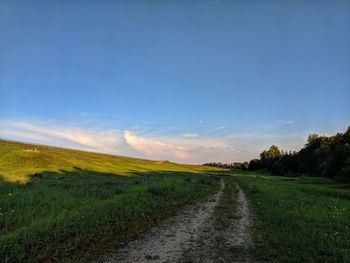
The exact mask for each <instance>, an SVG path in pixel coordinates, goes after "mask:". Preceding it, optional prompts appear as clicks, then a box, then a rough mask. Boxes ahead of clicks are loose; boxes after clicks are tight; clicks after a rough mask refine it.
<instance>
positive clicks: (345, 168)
mask: <svg viewBox="0 0 350 263" xmlns="http://www.w3.org/2000/svg"><path fill="white" fill-rule="evenodd" d="M207 165H208V164H207ZM209 165H211V166H217V167H224V168H232V169H241V170H249V171H255V170H260V169H267V170H268V171H270V172H271V173H272V174H275V175H282V176H298V175H310V176H321V177H328V178H334V179H339V180H347V181H350V127H348V129H347V130H346V132H344V133H337V134H336V135H334V136H320V135H317V134H311V135H309V137H308V139H307V142H306V144H305V145H304V147H303V148H302V149H301V150H300V151H298V152H297V151H294V152H291V151H289V152H288V151H283V150H282V151H281V150H280V149H279V148H278V147H277V146H276V145H272V146H271V147H270V148H269V149H268V150H265V151H263V152H262V153H261V154H260V159H253V160H251V161H250V162H249V163H248V162H244V163H232V164H221V163H209Z"/></svg>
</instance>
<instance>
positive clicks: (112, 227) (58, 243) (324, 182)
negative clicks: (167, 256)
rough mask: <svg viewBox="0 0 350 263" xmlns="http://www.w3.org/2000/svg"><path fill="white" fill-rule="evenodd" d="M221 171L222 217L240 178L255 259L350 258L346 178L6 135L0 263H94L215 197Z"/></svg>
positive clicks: (0, 157)
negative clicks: (131, 154)
mask: <svg viewBox="0 0 350 263" xmlns="http://www.w3.org/2000/svg"><path fill="white" fill-rule="evenodd" d="M218 177H220V178H222V179H223V180H225V182H226V184H227V187H226V190H225V194H224V196H223V200H222V203H221V204H220V206H219V208H218V210H217V213H218V214H220V215H222V218H221V220H229V219H230V218H231V217H230V216H228V215H231V214H230V213H232V211H234V209H235V208H234V207H235V202H236V201H235V198H236V197H235V196H236V192H235V191H236V190H235V191H234V190H232V189H236V188H235V183H237V184H238V185H239V186H240V187H241V188H242V189H243V191H244V192H245V194H246V196H247V198H248V200H249V207H250V209H251V211H252V214H253V227H252V229H251V230H250V231H251V234H252V239H253V243H252V246H251V248H250V249H249V250H248V252H249V254H250V255H251V258H253V259H254V260H256V261H258V262H260V261H261V262H350V186H349V184H343V183H339V182H336V181H333V180H331V179H326V178H317V177H279V176H271V175H269V174H268V173H266V172H243V171H233V172H229V170H223V169H218V168H214V167H207V166H194V165H180V164H175V163H171V162H168V161H148V160H143V159H134V158H126V157H120V156H112V155H106V154H98V153H91V152H83V151H76V150H69V149H61V148H55V147H47V146H40V145H31V144H24V143H17V142H9V141H0V257H1V262H62V261H63V262H77V261H78V262H86V261H91V260H92V259H95V258H98V257H99V256H101V255H104V254H106V253H108V252H113V251H115V249H117V248H118V247H120V246H122V245H123V244H124V243H125V241H128V240H132V239H133V238H135V237H137V236H138V235H139V234H140V233H142V232H145V231H147V230H149V229H150V228H151V227H152V226H154V225H156V224H158V223H159V222H161V221H162V220H164V219H165V218H168V217H170V216H172V215H174V214H175V213H176V212H177V211H178V210H179V209H180V208H181V207H183V206H185V205H186V204H189V203H194V202H196V201H198V200H200V199H202V198H204V197H206V196H208V195H210V194H212V193H215V192H216V191H217V190H218V189H219V181H220V180H218ZM230 187H231V188H230ZM230 189H231V190H230ZM230 191H231V192H232V193H230ZM232 209H233V210H232ZM225 218H226V219H225ZM219 221H220V220H219ZM219 221H218V224H219V223H220V222H219ZM224 225H225V224H224ZM223 249H224V248H223ZM231 252H232V251H231ZM231 252H230V253H231ZM243 252H244V253H246V252H245V251H242V253H243ZM235 253H236V255H237V253H240V252H239V250H237V251H236V250H235V251H234V252H232V253H231V254H235Z"/></svg>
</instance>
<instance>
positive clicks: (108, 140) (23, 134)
mask: <svg viewBox="0 0 350 263" xmlns="http://www.w3.org/2000/svg"><path fill="white" fill-rule="evenodd" d="M0 127H1V128H0V137H2V138H9V139H14V140H20V141H28V142H34V143H41V144H48V145H54V146H61V147H68V148H78V149H82V150H88V151H97V152H104V153H112V154H118V153H120V152H119V151H118V149H120V146H121V145H122V144H123V141H122V140H121V138H122V134H123V133H121V132H120V131H118V130H106V131H93V130H86V129H82V128H77V127H69V126H68V127H62V126H51V125H47V124H41V123H35V124H34V123H29V122H21V121H8V120H2V121H0Z"/></svg>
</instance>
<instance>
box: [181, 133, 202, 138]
mask: <svg viewBox="0 0 350 263" xmlns="http://www.w3.org/2000/svg"><path fill="white" fill-rule="evenodd" d="M182 137H186V138H196V137H198V134H197V133H185V134H182Z"/></svg>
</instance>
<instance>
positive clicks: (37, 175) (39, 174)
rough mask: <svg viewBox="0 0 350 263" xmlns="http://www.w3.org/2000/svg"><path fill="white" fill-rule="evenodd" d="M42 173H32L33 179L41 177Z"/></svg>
mask: <svg viewBox="0 0 350 263" xmlns="http://www.w3.org/2000/svg"><path fill="white" fill-rule="evenodd" d="M42 178H43V175H42V174H41V173H35V174H33V175H32V179H33V180H37V179H42Z"/></svg>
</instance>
